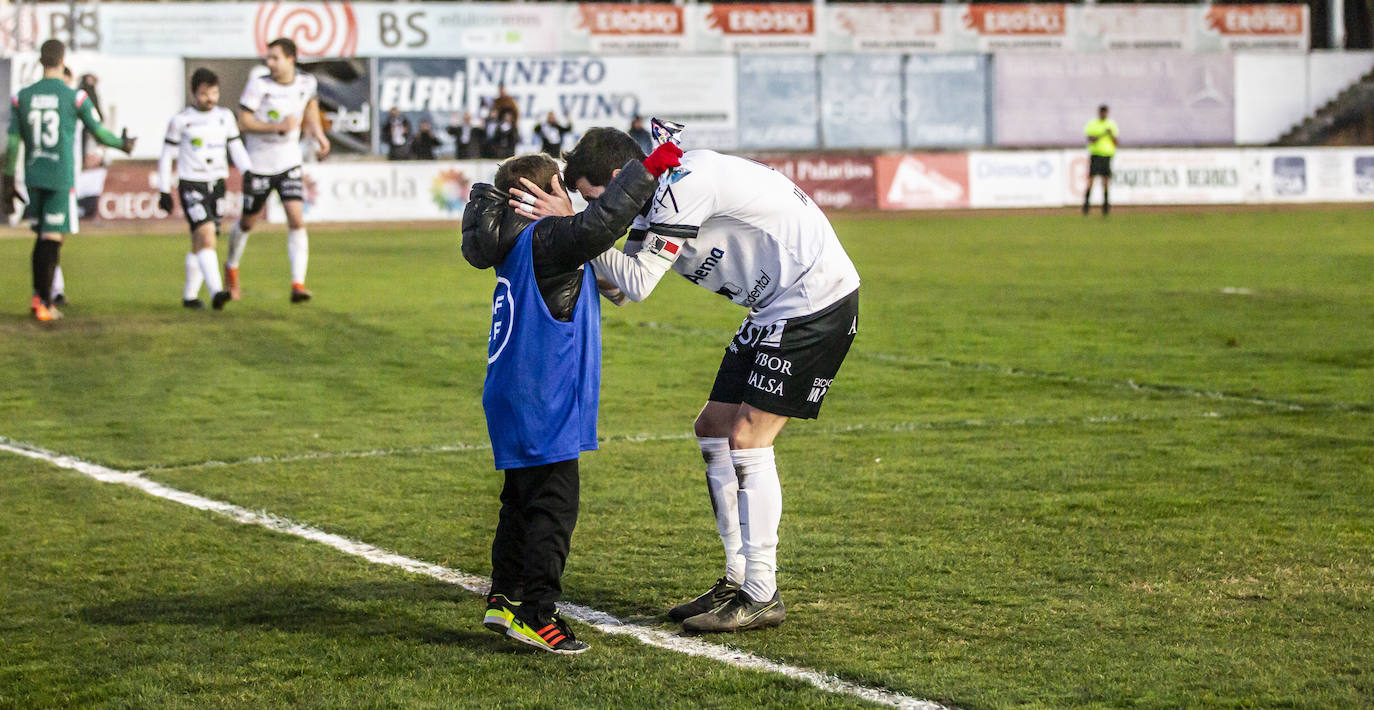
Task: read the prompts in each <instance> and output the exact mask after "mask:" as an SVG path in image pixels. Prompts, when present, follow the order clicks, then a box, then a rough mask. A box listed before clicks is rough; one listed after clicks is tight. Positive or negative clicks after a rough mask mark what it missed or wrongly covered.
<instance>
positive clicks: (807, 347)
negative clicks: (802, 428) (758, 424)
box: [710, 291, 859, 419]
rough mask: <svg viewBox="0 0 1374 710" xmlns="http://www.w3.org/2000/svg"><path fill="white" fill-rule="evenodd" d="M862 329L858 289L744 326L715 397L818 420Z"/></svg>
mask: <svg viewBox="0 0 1374 710" xmlns="http://www.w3.org/2000/svg"><path fill="white" fill-rule="evenodd" d="M858 332H859V292H858V291H854V292H853V293H851V294H849V295H848V296H845V297H844V298H841V299H840V300H839V301H837V302H836V303H834V304H832V305H830V306H828V307H826V308H825V309H823V310H821V311H819V312H817V313H813V314H812V315H809V316H803V317H801V318H789V319H787V320H785V321H779V322H778V323H774V324H771V325H766V326H759V325H756V324H754V323H753V322H751V321H750V320H749V319H748V318H746V319H744V323H743V324H742V325H740V328H739V331H737V332H736V333H735V337H734V338H731V339H730V345H729V346H728V347H726V348H725V357H724V358H722V359H721V361H720V370H719V371H717V372H716V382H715V384H714V385H712V386H711V396H710V399H711V401H713V402H724V403H726V404H735V403H738V402H743V403H746V404H749V405H751V406H753V407H756V408H758V409H762V410H763V411H765V412H769V413H771V414H778V415H781V416H784V417H794V418H797V419H815V418H816V417H817V416H819V415H820V413H821V403H822V402H823V401H825V395H826V393H827V392H829V391H830V385H831V384H832V383H834V381H835V374H836V373H838V372H839V371H840V364H841V363H843V362H844V357H845V355H847V354H848V353H849V346H850V345H851V344H852V343H853V342H854V336H855V335H856V334H858Z"/></svg>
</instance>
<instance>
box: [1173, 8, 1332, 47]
mask: <svg viewBox="0 0 1374 710" xmlns="http://www.w3.org/2000/svg"><path fill="white" fill-rule="evenodd" d="M1307 24H1308V10H1307V6H1306V5H1211V6H1205V7H1204V8H1203V15H1202V25H1203V26H1202V28H1201V30H1200V32H1199V34H1200V35H1201V36H1200V37H1199V42H1198V49H1204V50H1205V49H1220V50H1222V51H1226V52H1236V51H1245V50H1262V49H1268V50H1274V49H1277V50H1287V51H1295V52H1296V51H1307V48H1308V46H1309V40H1308V31H1307Z"/></svg>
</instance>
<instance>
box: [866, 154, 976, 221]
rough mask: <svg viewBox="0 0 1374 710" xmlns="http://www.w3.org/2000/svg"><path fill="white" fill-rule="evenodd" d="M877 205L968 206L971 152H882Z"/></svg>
mask: <svg viewBox="0 0 1374 710" xmlns="http://www.w3.org/2000/svg"><path fill="white" fill-rule="evenodd" d="M874 164H875V167H876V168H877V173H876V176H875V177H876V180H877V186H878V206H879V207H881V208H882V209H885V210H921V209H944V208H952V207H968V206H969V182H968V154H966V153H908V154H906V155H880V156H878V157H877V158H875V159H874Z"/></svg>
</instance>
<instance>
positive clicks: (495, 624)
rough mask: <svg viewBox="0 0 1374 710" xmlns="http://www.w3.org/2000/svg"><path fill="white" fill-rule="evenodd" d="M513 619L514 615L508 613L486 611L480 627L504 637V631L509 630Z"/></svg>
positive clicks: (494, 610)
mask: <svg viewBox="0 0 1374 710" xmlns="http://www.w3.org/2000/svg"><path fill="white" fill-rule="evenodd" d="M513 617H514V614H512V613H510V612H509V611H507V612H502V611H500V610H497V609H488V610H487V615H486V616H485V617H483V619H482V625H483V626H485V627H487V628H488V629H491V630H492V631H493V632H495V633H498V634H501V635H503V636H504V635H505V633H506V631H507V630H508V629H510V621H511V619H512V618H513Z"/></svg>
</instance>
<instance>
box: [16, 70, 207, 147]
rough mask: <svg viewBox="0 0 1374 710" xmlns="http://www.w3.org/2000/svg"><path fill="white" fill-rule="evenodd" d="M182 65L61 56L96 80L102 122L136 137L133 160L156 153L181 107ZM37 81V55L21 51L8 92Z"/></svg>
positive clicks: (116, 130)
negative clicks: (168, 124)
mask: <svg viewBox="0 0 1374 710" xmlns="http://www.w3.org/2000/svg"><path fill="white" fill-rule="evenodd" d="M182 65H183V62H182V60H181V59H180V58H179V57H116V56H111V55H108V54H96V53H93V52H72V53H70V54H68V55H67V66H69V67H71V69H72V73H73V74H75V75H76V76H78V77H79V76H81V75H82V74H85V73H91V74H95V75H96V78H97V80H98V82H99V83H98V84H97V85H96V92H97V93H98V94H99V95H100V103H101V105H100V110H101V111H102V112H103V114H104V115H103V116H102V117H101V118H102V123H104V124H105V126H106V127H108V128H111V129H113V130H114V132H115V133H118V132H119V131H120V130H122V129H125V128H127V129H129V134H130V135H132V136H136V137H137V138H138V143H136V144H135V145H134V155H133V157H135V158H144V159H148V158H156V157H157V156H158V155H159V154H161V152H162V140H163V138H164V137H165V136H166V135H167V121H169V120H170V119H171V118H172V115H173V114H175V113H176V112H178V111H180V110H181V109H182V108H185V106H186V103H185V97H186V91H185V88H184V84H185V81H186V79H185V76H184V73H183V72H184V70H183V68H182ZM42 77H43V68H42V67H40V66H39V65H38V54H37V53H35V52H21V53H18V54H16V55H14V57H13V59H11V62H10V81H11V83H10V87H11V89H12V90H13V91H14V92H17V91H19V89H21V88H23V87H25V86H28V85H29V84H32V83H33V82H35V81H38V80H39V79H41V78H42Z"/></svg>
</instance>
